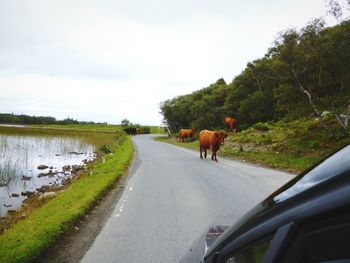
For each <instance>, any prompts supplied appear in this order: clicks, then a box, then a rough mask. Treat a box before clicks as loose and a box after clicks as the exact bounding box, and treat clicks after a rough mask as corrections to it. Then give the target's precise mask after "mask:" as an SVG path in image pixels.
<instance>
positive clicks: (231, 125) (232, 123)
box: [224, 117, 238, 132]
mask: <svg viewBox="0 0 350 263" xmlns="http://www.w3.org/2000/svg"><path fill="white" fill-rule="evenodd" d="M224 124H225V125H226V127H227V128H228V129H231V131H233V132H237V130H238V125H237V120H236V119H235V118H231V117H225V119H224Z"/></svg>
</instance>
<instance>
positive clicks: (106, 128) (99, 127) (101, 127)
mask: <svg viewBox="0 0 350 263" xmlns="http://www.w3.org/2000/svg"><path fill="white" fill-rule="evenodd" d="M31 126H32V127H41V128H43V127H45V128H50V129H68V130H87V131H102V132H116V131H121V130H122V126H121V125H114V124H50V125H43V124H33V125H31Z"/></svg>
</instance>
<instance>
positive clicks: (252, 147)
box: [157, 119, 350, 173]
mask: <svg viewBox="0 0 350 263" xmlns="http://www.w3.org/2000/svg"><path fill="white" fill-rule="evenodd" d="M328 125H329V126H330V127H331V128H332V130H333V132H334V134H335V136H333V137H331V136H330V135H329V134H327V132H326V131H325V130H324V129H323V128H322V127H321V126H320V124H319V122H318V121H316V120H313V119H307V120H296V121H293V122H282V121H280V122H277V123H257V124H255V125H254V126H253V127H251V128H249V129H246V130H244V131H242V132H238V133H236V134H233V133H229V136H228V138H227V139H226V140H225V145H224V146H223V147H221V148H220V151H219V156H225V157H229V158H234V159H239V160H244V161H248V162H253V163H256V164H260V165H263V166H268V167H272V168H281V169H286V170H289V171H291V172H295V173H298V172H301V171H303V170H305V169H307V168H309V167H310V166H312V165H314V164H315V163H317V162H318V161H320V160H321V159H323V158H325V157H326V156H328V155H330V154H331V153H333V152H335V151H336V150H338V149H340V148H341V147H343V146H345V145H348V144H349V143H350V137H349V136H346V137H344V136H340V133H339V128H338V126H337V123H336V122H335V121H334V120H329V121H328ZM349 133H350V132H349ZM157 140H159V141H164V142H167V143H171V144H174V145H178V146H181V147H186V148H190V149H194V150H197V151H198V141H193V142H189V143H181V142H177V141H176V140H175V139H174V138H167V137H163V138H157Z"/></svg>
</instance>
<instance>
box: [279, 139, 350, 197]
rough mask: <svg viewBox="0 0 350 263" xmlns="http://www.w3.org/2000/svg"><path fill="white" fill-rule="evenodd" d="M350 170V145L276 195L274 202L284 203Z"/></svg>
mask: <svg viewBox="0 0 350 263" xmlns="http://www.w3.org/2000/svg"><path fill="white" fill-rule="evenodd" d="M349 170H350V145H348V146H346V147H345V148H343V149H342V150H340V151H339V152H337V153H335V154H334V155H332V156H331V157H329V158H327V159H326V160H324V161H323V162H321V163H320V164H319V165H318V166H316V167H315V168H314V169H312V170H311V171H309V172H308V173H306V174H305V175H304V176H303V177H302V178H301V179H300V180H298V181H296V183H295V184H294V185H292V186H291V187H289V188H288V189H287V190H285V191H283V192H281V193H280V194H278V195H276V196H275V197H274V198H273V200H274V201H275V202H276V203H279V202H282V201H284V200H286V199H288V198H290V197H292V196H295V195H296V194H299V193H301V192H303V191H305V190H306V189H309V188H311V187H313V186H315V185H317V184H319V183H321V182H323V181H325V180H327V179H329V178H331V177H334V176H336V175H338V174H341V173H344V172H346V171H349Z"/></svg>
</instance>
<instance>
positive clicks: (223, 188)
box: [82, 135, 293, 263]
mask: <svg viewBox="0 0 350 263" xmlns="http://www.w3.org/2000/svg"><path fill="white" fill-rule="evenodd" d="M133 141H134V143H135V145H136V159H135V162H134V164H133V168H132V169H131V171H130V175H129V180H128V181H127V184H126V187H125V190H124V192H123V194H122V196H121V198H120V200H119V202H118V204H117V206H116V207H115V209H114V212H113V214H112V216H111V217H110V218H109V219H108V221H107V223H106V225H105V226H104V228H103V229H102V231H101V232H100V234H99V235H98V236H97V238H96V240H95V241H94V243H93V245H92V246H91V248H90V249H89V250H88V251H87V253H86V254H85V256H84V258H83V259H82V262H83V263H90V262H94V263H95V262H123V263H124V262H126V263H129V262H162V263H166V262H178V261H179V260H180V258H181V257H182V256H183V255H184V254H185V253H186V252H187V251H188V249H189V248H190V247H191V245H192V243H193V241H194V240H195V239H197V238H198V237H199V236H200V234H201V233H202V232H203V231H204V230H205V228H206V227H207V226H208V225H209V224H212V223H221V224H223V223H224V224H227V223H228V224H231V223H233V222H234V221H235V220H237V219H238V218H239V217H240V216H242V214H243V213H245V212H247V211H248V210H249V209H251V208H252V207H253V206H255V205H256V204H257V203H258V202H260V201H262V200H263V199H264V198H265V197H267V196H268V195H269V194H270V193H272V192H273V191H274V190H276V189H277V188H278V187H279V186H281V185H282V184H284V183H285V182H286V181H288V180H290V179H291V178H292V177H293V176H292V175H290V174H287V173H283V172H280V171H275V170H271V169H265V168H261V167H258V166H254V165H249V164H246V163H242V162H237V161H232V160H227V159H223V158H220V156H219V157H218V160H219V162H218V163H215V162H213V161H211V160H210V155H209V159H206V160H201V159H200V158H199V152H194V151H190V150H186V149H183V148H179V147H176V146H172V145H169V144H165V143H161V142H156V141H153V140H152V136H151V135H142V136H135V137H134V138H133Z"/></svg>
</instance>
